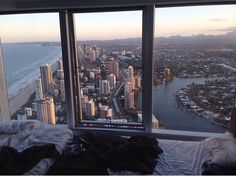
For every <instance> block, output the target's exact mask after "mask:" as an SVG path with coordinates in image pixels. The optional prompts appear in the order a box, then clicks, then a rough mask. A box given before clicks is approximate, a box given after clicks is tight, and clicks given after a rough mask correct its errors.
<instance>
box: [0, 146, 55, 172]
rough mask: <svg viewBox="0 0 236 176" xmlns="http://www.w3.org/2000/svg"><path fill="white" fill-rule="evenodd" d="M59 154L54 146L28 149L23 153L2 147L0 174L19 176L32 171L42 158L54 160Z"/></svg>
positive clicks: (0, 148) (0, 150)
mask: <svg viewBox="0 0 236 176" xmlns="http://www.w3.org/2000/svg"><path fill="white" fill-rule="evenodd" d="M57 155H59V152H58V151H57V150H56V149H55V145H54V144H46V145H41V146H33V147H30V148H28V149H26V150H24V151H23V152H18V151H17V150H16V149H14V148H12V147H9V146H3V147H0V174H1V175H3V174H4V175H10V174H11V175H19V174H24V173H25V172H27V171H28V170H30V169H32V168H33V167H34V166H35V165H36V164H37V163H38V162H39V161H40V160H41V159H43V158H56V156H57Z"/></svg>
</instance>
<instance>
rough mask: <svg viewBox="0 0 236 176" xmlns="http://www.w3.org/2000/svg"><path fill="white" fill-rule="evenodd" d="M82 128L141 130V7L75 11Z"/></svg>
mask: <svg viewBox="0 0 236 176" xmlns="http://www.w3.org/2000/svg"><path fill="white" fill-rule="evenodd" d="M74 20H75V29H76V38H77V43H76V47H77V53H78V60H79V78H80V91H81V94H80V97H81V106H82V117H80V119H79V121H80V124H79V125H81V126H92V127H98V126H99V127H121V128H130V127H131V128H143V127H142V125H141V123H142V102H141V101H142V100H141V96H142V94H141V91H142V44H141V38H142V11H140V10H139V11H117V12H98V13H76V14H75V15H74Z"/></svg>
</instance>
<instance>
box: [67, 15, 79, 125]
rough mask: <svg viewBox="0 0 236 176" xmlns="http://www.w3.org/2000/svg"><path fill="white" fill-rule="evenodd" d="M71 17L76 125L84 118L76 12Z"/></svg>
mask: <svg viewBox="0 0 236 176" xmlns="http://www.w3.org/2000/svg"><path fill="white" fill-rule="evenodd" d="M68 19H69V30H70V40H71V53H72V54H73V57H72V58H73V59H72V67H73V88H74V96H73V97H74V102H75V104H74V105H75V107H74V108H75V119H74V122H75V126H76V125H78V123H79V122H80V121H81V120H82V107H81V97H80V95H81V94H80V79H79V60H78V59H79V58H78V53H77V41H76V34H75V25H74V14H73V13H72V12H69V13H68Z"/></svg>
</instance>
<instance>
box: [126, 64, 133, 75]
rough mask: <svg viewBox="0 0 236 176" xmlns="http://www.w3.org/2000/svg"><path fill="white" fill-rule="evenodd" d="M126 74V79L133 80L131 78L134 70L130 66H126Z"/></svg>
mask: <svg viewBox="0 0 236 176" xmlns="http://www.w3.org/2000/svg"><path fill="white" fill-rule="evenodd" d="M127 73H128V78H133V76H134V68H133V67H132V66H128V68H127Z"/></svg>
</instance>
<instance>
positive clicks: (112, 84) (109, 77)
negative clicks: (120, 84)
mask: <svg viewBox="0 0 236 176" xmlns="http://www.w3.org/2000/svg"><path fill="white" fill-rule="evenodd" d="M107 80H108V81H109V83H110V88H111V90H113V89H114V88H115V86H116V76H115V75H114V74H109V75H107Z"/></svg>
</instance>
